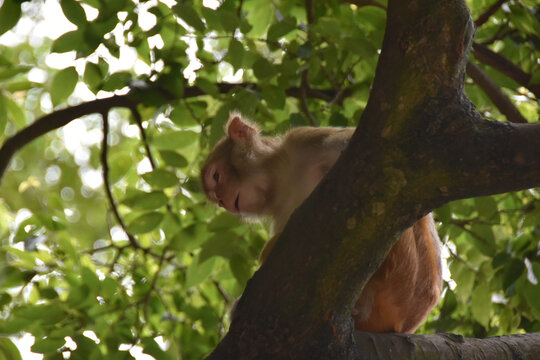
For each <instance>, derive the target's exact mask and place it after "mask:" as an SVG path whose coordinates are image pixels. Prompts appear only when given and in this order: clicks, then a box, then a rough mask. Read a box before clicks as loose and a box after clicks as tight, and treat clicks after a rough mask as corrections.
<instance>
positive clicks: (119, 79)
mask: <svg viewBox="0 0 540 360" xmlns="http://www.w3.org/2000/svg"><path fill="white" fill-rule="evenodd" d="M132 77H133V76H132V75H131V73H129V72H127V71H121V72H117V73H114V74H112V75H111V76H109V78H108V79H107V80H105V83H104V84H103V90H105V91H114V90H119V89H122V88H124V87H126V86H128V85H129V82H130V81H131V78H132Z"/></svg>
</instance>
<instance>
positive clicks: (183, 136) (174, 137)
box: [152, 130, 199, 150]
mask: <svg viewBox="0 0 540 360" xmlns="http://www.w3.org/2000/svg"><path fill="white" fill-rule="evenodd" d="M198 139H199V134H197V133H196V132H193V131H187V130H184V131H167V132H163V133H160V134H157V135H155V136H154V137H153V138H152V145H153V146H154V147H155V148H156V149H160V150H176V149H179V148H183V147H187V146H189V145H191V144H193V143H195V142H196V141H197V140H198Z"/></svg>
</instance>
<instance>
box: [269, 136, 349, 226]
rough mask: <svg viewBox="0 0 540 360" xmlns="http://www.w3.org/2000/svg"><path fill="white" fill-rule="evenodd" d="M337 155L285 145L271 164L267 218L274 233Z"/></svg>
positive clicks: (277, 152) (275, 155)
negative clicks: (269, 202) (270, 191)
mask: <svg viewBox="0 0 540 360" xmlns="http://www.w3.org/2000/svg"><path fill="white" fill-rule="evenodd" d="M338 155H339V153H338V154H337V155H336V154H333V153H332V152H329V151H328V149H326V150H324V149H323V150H314V149H311V148H309V149H308V148H299V147H290V146H287V145H286V143H284V144H283V145H282V146H281V147H280V148H279V149H278V151H276V152H274V154H273V156H272V158H271V161H272V163H273V164H272V166H270V167H268V168H269V169H274V171H272V173H271V174H269V176H270V177H271V178H272V180H271V183H272V184H274V185H273V189H272V193H273V200H274V201H273V202H272V204H271V206H270V209H269V215H270V216H271V217H272V218H273V219H274V222H273V232H274V233H279V232H281V231H282V230H283V227H284V226H285V224H286V223H287V221H288V220H289V217H290V216H291V214H292V213H293V212H294V210H295V209H296V208H297V207H298V206H299V205H300V204H301V203H302V202H303V201H304V200H305V199H306V198H307V197H308V196H309V194H310V193H311V192H312V191H313V189H315V187H316V186H317V184H318V183H319V182H320V181H321V179H322V177H323V176H324V175H325V174H326V172H327V171H328V169H329V168H330V167H331V166H332V165H333V163H334V162H335V160H336V159H337V156H338Z"/></svg>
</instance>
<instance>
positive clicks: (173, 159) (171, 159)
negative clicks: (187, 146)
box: [159, 150, 188, 168]
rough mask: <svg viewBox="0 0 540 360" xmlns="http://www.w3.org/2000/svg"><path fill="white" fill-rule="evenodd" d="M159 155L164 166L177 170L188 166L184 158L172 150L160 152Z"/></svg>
mask: <svg viewBox="0 0 540 360" xmlns="http://www.w3.org/2000/svg"><path fill="white" fill-rule="evenodd" d="M159 155H160V156H161V158H162V159H163V161H164V162H165V164H167V165H169V166H173V167H177V168H183V167H186V166H187V165H188V161H187V160H186V158H185V157H183V156H182V155H180V154H179V153H177V152H175V151H172V150H162V151H160V152H159Z"/></svg>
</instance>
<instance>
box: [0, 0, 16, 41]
mask: <svg viewBox="0 0 540 360" xmlns="http://www.w3.org/2000/svg"><path fill="white" fill-rule="evenodd" d="M20 17H21V3H20V1H16V0H4V3H3V4H2V7H0V35H2V34H3V33H5V32H6V31H8V30H9V29H11V28H12V27H14V26H15V25H16V24H17V23H18V22H19V18H20Z"/></svg>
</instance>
